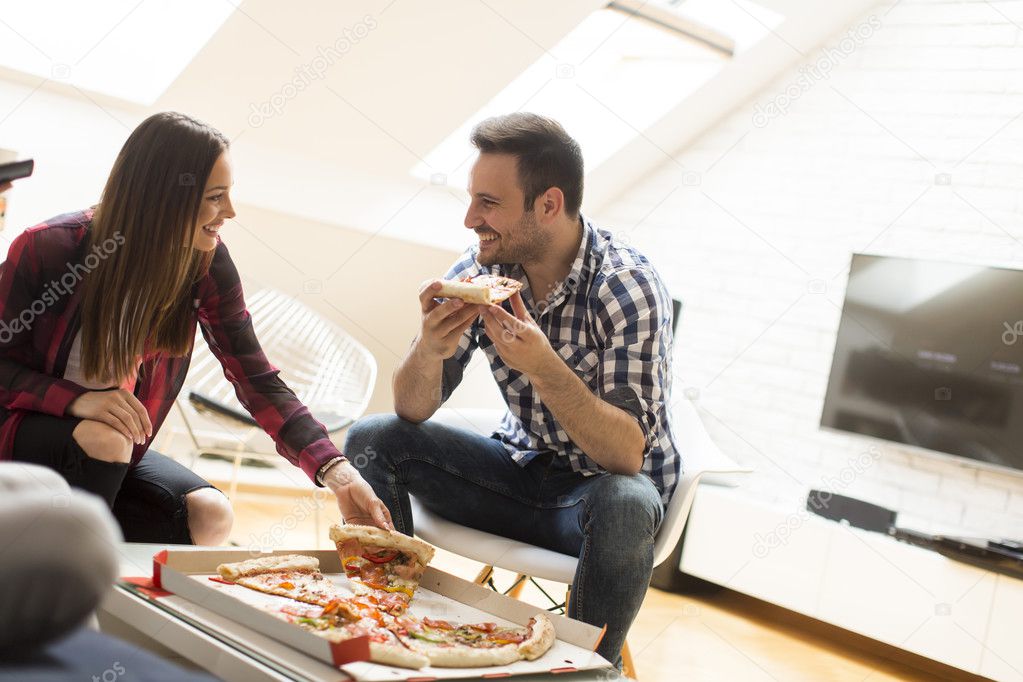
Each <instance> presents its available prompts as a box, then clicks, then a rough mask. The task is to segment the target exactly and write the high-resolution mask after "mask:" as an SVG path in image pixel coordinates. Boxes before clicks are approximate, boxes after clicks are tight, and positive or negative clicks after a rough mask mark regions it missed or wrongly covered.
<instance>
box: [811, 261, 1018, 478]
mask: <svg viewBox="0 0 1023 682" xmlns="http://www.w3.org/2000/svg"><path fill="white" fill-rule="evenodd" d="M1021 370H1023V271H1021V270H1012V269H1008V268H996V267H986V266H978V265H963V264H957V263H945V262H939V261H931V260H919V259H913V258H894V257H888V256H869V255H862V254H854V255H853V258H852V264H851V267H850V271H849V284H848V288H847V289H846V294H845V304H844V305H843V307H842V319H841V322H840V324H839V328H838V338H837V340H836V343H835V355H834V359H833V361H832V366H831V376H830V379H829V381H828V391H827V394H826V396H825V399H824V410H823V413H822V415H821V426H824V427H829V428H832V429H838V430H841V431H848V432H851V433H858V434H863V435H867V436H873V437H876V438H883V439H886V440H890V441H895V442H898V443H905V444H908V445H913V446H917V447H921V448H926V449H928V450H936V451H938V452H944V453H948V454H951V455H957V456H960V457H966V458H969V459H971V460H976V461H980V462H986V463H988V464H993V465H997V466H1001V467H1010V468H1014V469H1023V373H1021Z"/></svg>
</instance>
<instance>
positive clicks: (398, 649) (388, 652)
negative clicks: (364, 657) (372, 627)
mask: <svg viewBox="0 0 1023 682" xmlns="http://www.w3.org/2000/svg"><path fill="white" fill-rule="evenodd" d="M306 632H312V633H313V634H314V635H316V636H318V637H323V638H324V639H325V640H327V641H328V642H335V643H337V642H346V641H348V640H349V639H352V637H351V636H350V635H349V634H348V633H347V632H344V631H341V630H306ZM392 636H393V635H392ZM369 660H370V661H372V662H373V663H380V664H382V665H394V666H398V667H399V668H412V669H413V670H419V669H420V668H425V667H426V666H428V665H429V664H430V659H428V658H427V657H426V656H424V655H423V654H421V653H418V652H416V651H412V650H411V649H408V648H406V647H405V646H403V645H402V644H400V643H397V642H396V643H387V642H370V643H369Z"/></svg>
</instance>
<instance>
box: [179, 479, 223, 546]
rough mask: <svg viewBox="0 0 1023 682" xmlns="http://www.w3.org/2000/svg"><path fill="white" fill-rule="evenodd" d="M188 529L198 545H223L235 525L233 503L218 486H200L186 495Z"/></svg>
mask: <svg viewBox="0 0 1023 682" xmlns="http://www.w3.org/2000/svg"><path fill="white" fill-rule="evenodd" d="M185 504H186V505H187V509H188V531H189V533H190V534H191V535H192V542H194V543H195V544H197V545H222V544H224V542H225V541H226V540H227V536H228V535H230V533H231V526H233V525H234V510H232V509H231V503H230V502H229V501H228V499H227V497H225V496H224V494H223V493H221V492H220V491H219V490H217V489H216V488H199V489H198V490H193V491H192V492H190V493H188V494H187V495H185Z"/></svg>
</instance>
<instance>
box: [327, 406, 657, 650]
mask: <svg viewBox="0 0 1023 682" xmlns="http://www.w3.org/2000/svg"><path fill="white" fill-rule="evenodd" d="M345 453H346V455H347V456H348V458H349V459H351V460H352V461H353V462H354V463H356V464H364V466H363V467H361V468H360V471H361V473H362V475H363V477H364V478H365V479H366V480H367V481H369V483H370V485H372V486H373V489H374V490H375V491H376V493H377V495H378V496H379V497H380V499H381V500H383V502H384V504H386V505H387V507H388V508H389V509H390V510H391V517H392V519H393V520H394V525H395V527H396V528H397V529H398V530H400V531H401V532H403V533H407V534H409V535H411V534H412V532H413V519H412V511H411V508H410V505H409V493H412V494H414V495H415V496H416V498H417V499H418V500H419V501H420V502H421V503H422V504H423V506H425V507H427V508H428V509H430V510H431V511H433V512H435V513H437V514H439V515H441V516H443V517H444V518H446V519H449V520H450V521H454V522H455V523H458V524H460V525H463V526H469V527H472V528H476V529H478V530H483V531H487V532H490V533H494V534H495V535H501V536H504V537H507V538H512V539H515V540H519V541H521V542H526V543H529V544H532V545H537V546H539V547H545V548H547V549H550V550H553V551H555V552H561V553H563V554H570V555H572V556H578V557H579V566H578V568H577V569H576V573H575V579H574V581H573V583H572V598H571V600H570V603H569V609H568V615H569V616H570V617H572V618H576V619H579V620H582V621H584V622H586V623H590V624H592V625H596V626H597V627H603V626H604V625H605V624H606V625H607V633H606V634H605V635H604V639H603V640H602V641H601V643H600V648H599V649H597V652H598V653H599V654H600V655H602V656H603V657H604V658H606V659H608V660H609V661H611V662H612V663H614V664H615V665H617V666H618V667H621V654H620V652H621V648H622V645H623V644H624V643H625V635H626V634H627V633H628V631H629V626H630V625H631V624H632V621H633V619H634V618H635V617H636V614H637V613H638V612H639V607H640V605H641V604H642V603H643V597H644V596H645V594H646V589H647V585H648V584H649V582H650V573H651V571H652V570H653V558H654V557H653V554H654V534H655V533H656V532H657V528H658V526H659V525H660V523H661V518H662V516H663V513H664V509H663V506H662V505H661V497H660V494H659V493H658V492H657V489H656V488H655V487H654V484H653V483H652V482H651V481H650V479H648V478H647V477H646V476H643V475H642V474H639V475H636V476H622V475H616V474H603V475H597V476H588V477H584V476H582V475H581V474H578V473H575V472H573V471H572V470H571V469H569V468H568V466H567V464H563V463H562V462H561V461H560V460H559V459H558V458H554V457H552V456H551V455H546V456H538V457H536V458H535V459H533V461H531V462H530V463H529V464H527V465H526V466H525V467H520V466H519V465H518V464H516V463H515V462H513V461H512V460H511V457H510V456H509V455H508V452H507V451H506V450H505V448H504V446H503V445H502V444H501V443H500V442H499V441H497V440H496V439H493V438H488V437H486V436H482V435H479V434H477V433H473V432H471V431H465V430H462V429H455V428H451V427H449V426H444V425H442V424H436V423H431V422H424V423H422V424H413V423H411V422H407V421H405V420H403V419H401V418H399V417H397V416H394V415H373V416H370V417H366V418H364V419H361V420H359V421H358V422H357V423H356V424H355V425H354V426H352V428H351V429H350V430H349V432H348V439H347V441H346V444H345Z"/></svg>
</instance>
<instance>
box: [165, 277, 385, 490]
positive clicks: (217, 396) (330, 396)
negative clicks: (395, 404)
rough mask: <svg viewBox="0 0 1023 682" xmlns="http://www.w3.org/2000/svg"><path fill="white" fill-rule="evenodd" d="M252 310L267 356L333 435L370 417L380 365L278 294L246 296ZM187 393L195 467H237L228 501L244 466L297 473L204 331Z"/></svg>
mask: <svg viewBox="0 0 1023 682" xmlns="http://www.w3.org/2000/svg"><path fill="white" fill-rule="evenodd" d="M247 305H248V309H249V313H250V314H251V316H252V324H253V329H254V330H255V333H256V338H258V339H259V342H260V345H261V346H262V348H263V352H264V353H265V354H266V356H267V358H269V360H270V362H271V363H273V364H274V366H275V367H277V368H278V369H280V370H281V378H282V379H283V380H284V382H285V383H286V384H287V385H288V387H289V388H291V390H293V391H294V392H295V395H297V396H298V398H299V400H301V401H302V402H303V403H304V404H305V405H306V407H308V408H309V410H310V411H311V412H312V415H313V417H315V418H316V419H317V420H318V421H320V422H321V423H322V424H323V425H324V426H325V427H326V429H327V432H328V433H329V434H335V433H337V432H339V431H341V430H343V429H345V428H347V427H348V426H349V425H350V424H351V423H352V422H354V421H355V420H356V419H358V418H359V417H360V416H361V415H362V413H363V412H365V410H366V405H367V404H368V403H369V397H370V394H371V393H372V391H373V384H374V382H375V381H376V373H377V364H376V360H375V358H374V357H373V355H372V354H371V353H370V352H369V351H368V350H367V349H366V348H364V347H363V346H362V345H361V344H359V343H358V342H357V341H355V339H353V338H352V337H351V336H349V335H348V334H347V333H346V332H345V331H344V329H342V328H341V327H340V326H338V325H336V324H334V323H333V322H331V321H329V320H327V319H325V318H324V317H323V316H321V315H320V314H319V313H317V312H316V311H314V310H312V309H311V308H309V307H308V306H306V305H304V304H303V303H301V302H299V301H297V300H295V299H294V298H292V297H291V296H288V295H287V294H284V293H282V292H280V291H276V290H274V289H261V290H259V291H257V292H256V293H255V294H253V295H252V296H251V297H248V299H247ZM185 388H186V390H185V391H182V395H183V396H184V395H187V399H185V398H184V397H179V398H178V400H177V406H178V409H179V411H180V413H181V416H182V418H183V420H184V424H185V428H186V430H187V432H188V435H189V437H190V439H191V441H192V445H193V450H192V460H191V466H192V467H193V468H194V466H195V464H196V462H197V461H198V458H199V457H200V456H201V455H214V456H220V457H223V458H227V459H231V460H233V471H232V475H231V481H230V486H229V489H228V497H229V498H231V499H233V498H234V497H235V494H236V493H237V488H238V479H239V476H240V474H241V465H242V463H243V460H244V461H246V462H250V461H251V462H253V463H260V462H262V463H263V464H264V465H267V464H268V465H270V466H278V465H287V466H288V468H289V469H290V468H291V467H290V465H288V464H287V463H286V462H285V461H284V460H283V458H281V456H280V455H278V454H277V453H276V450H275V449H274V445H273V441H272V440H271V439H270V438H269V436H267V435H266V434H265V433H264V432H263V430H262V429H261V428H260V427H259V424H258V423H257V422H256V420H255V419H253V418H252V417H251V416H250V415H249V413H248V412H247V411H246V410H245V408H244V407H242V405H241V403H240V402H239V401H238V398H237V396H236V395H235V391H234V386H233V385H232V384H231V382H230V381H228V380H227V378H226V377H225V376H224V370H223V368H222V367H221V365H220V362H219V361H218V360H217V358H216V356H215V355H213V353H212V352H211V351H210V349H209V347H208V346H207V345H206V343H205V341H204V340H203V339H202V338H201V333H198V332H197V338H196V342H195V349H194V351H193V353H192V362H191V366H190V368H189V371H188V376H187V377H186V379H185ZM302 478H305V477H304V476H302Z"/></svg>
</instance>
